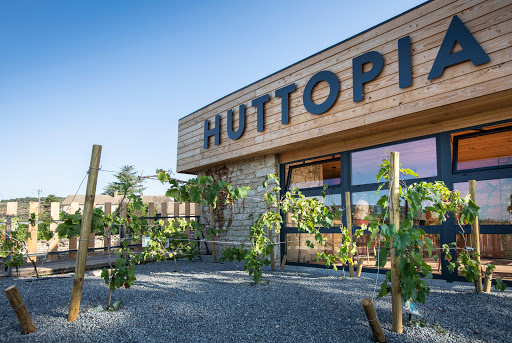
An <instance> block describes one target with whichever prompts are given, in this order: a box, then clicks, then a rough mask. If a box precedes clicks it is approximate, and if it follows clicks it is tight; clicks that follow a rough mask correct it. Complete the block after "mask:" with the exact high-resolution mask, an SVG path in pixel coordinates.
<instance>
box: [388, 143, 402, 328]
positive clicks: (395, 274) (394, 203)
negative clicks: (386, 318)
mask: <svg viewBox="0 0 512 343" xmlns="http://www.w3.org/2000/svg"><path fill="white" fill-rule="evenodd" d="M399 159H400V153H398V152H392V153H391V155H390V162H391V170H390V175H389V177H390V181H389V182H390V185H389V187H390V188H391V199H389V211H390V214H391V216H390V222H391V224H394V225H395V231H398V228H399V227H400V195H399V191H398V186H399V183H400V162H399ZM390 245H391V251H390V253H391V254H390V255H391V297H392V300H391V310H392V315H393V331H394V332H397V333H402V331H403V328H402V291H401V289H400V261H399V259H398V257H397V256H396V255H395V249H394V248H393V237H391V240H390Z"/></svg>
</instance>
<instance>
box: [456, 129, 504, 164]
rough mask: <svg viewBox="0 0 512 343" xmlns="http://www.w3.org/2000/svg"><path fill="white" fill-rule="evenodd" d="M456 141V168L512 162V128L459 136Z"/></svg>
mask: <svg viewBox="0 0 512 343" xmlns="http://www.w3.org/2000/svg"><path fill="white" fill-rule="evenodd" d="M456 142H457V170H467V169H475V168H485V167H498V166H505V165H511V164H512V149H511V148H510V147H511V146H512V130H509V131H504V132H496V133H493V134H485V135H480V136H475V137H467V138H460V139H459V140H458V141H456Z"/></svg>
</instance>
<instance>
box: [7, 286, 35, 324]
mask: <svg viewBox="0 0 512 343" xmlns="http://www.w3.org/2000/svg"><path fill="white" fill-rule="evenodd" d="M5 295H7V299H9V302H10V303H11V307H12V309H13V310H14V313H15V314H16V318H18V322H20V325H21V328H22V329H23V331H24V332H25V334H29V333H31V332H34V331H36V327H35V325H34V322H33V321H32V317H30V314H29V313H28V310H27V306H26V305H25V303H24V302H23V298H22V297H21V294H20V292H19V291H18V288H17V287H16V285H13V286H11V287H8V288H6V289H5Z"/></svg>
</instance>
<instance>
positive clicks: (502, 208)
mask: <svg viewBox="0 0 512 343" xmlns="http://www.w3.org/2000/svg"><path fill="white" fill-rule="evenodd" d="M453 188H454V189H455V190H458V191H460V193H461V195H462V196H465V195H466V194H468V193H469V183H468V182H460V183H455V184H454V185H453ZM511 202H512V178H510V179H495V180H479V181H477V182H476V203H477V205H478V206H479V207H480V215H479V221H480V225H508V224H512V203H511Z"/></svg>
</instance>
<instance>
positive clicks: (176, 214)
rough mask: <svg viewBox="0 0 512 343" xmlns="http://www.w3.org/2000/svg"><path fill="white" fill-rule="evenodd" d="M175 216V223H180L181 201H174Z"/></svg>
mask: <svg viewBox="0 0 512 343" xmlns="http://www.w3.org/2000/svg"><path fill="white" fill-rule="evenodd" d="M172 212H173V216H174V223H176V224H178V218H179V217H180V203H179V202H174V203H173V211H172Z"/></svg>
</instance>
